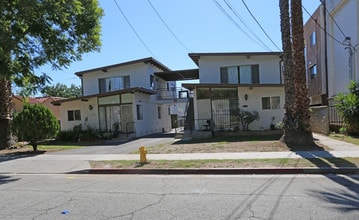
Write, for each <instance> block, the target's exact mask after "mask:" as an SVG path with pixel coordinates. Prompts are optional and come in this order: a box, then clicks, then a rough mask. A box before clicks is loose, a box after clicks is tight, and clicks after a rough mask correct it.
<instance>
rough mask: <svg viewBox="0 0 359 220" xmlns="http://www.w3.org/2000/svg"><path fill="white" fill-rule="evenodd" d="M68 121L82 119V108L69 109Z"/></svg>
mask: <svg viewBox="0 0 359 220" xmlns="http://www.w3.org/2000/svg"><path fill="white" fill-rule="evenodd" d="M67 121H81V110H78V109H77V110H67Z"/></svg>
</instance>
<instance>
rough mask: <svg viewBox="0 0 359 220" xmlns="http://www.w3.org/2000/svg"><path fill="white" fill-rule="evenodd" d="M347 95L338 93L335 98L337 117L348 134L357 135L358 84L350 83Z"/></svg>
mask: <svg viewBox="0 0 359 220" xmlns="http://www.w3.org/2000/svg"><path fill="white" fill-rule="evenodd" d="M348 89H349V93H348V94H343V93H340V94H338V95H337V96H336V97H335V100H336V101H337V103H336V104H335V107H336V109H337V110H338V113H339V115H340V116H341V118H342V119H343V121H344V123H345V124H346V126H347V132H348V133H349V134H359V83H357V82H354V81H351V82H350V83H349V85H348Z"/></svg>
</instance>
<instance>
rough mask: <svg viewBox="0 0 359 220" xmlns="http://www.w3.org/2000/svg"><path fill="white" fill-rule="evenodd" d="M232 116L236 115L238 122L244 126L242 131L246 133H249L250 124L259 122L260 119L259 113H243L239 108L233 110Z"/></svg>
mask: <svg viewBox="0 0 359 220" xmlns="http://www.w3.org/2000/svg"><path fill="white" fill-rule="evenodd" d="M231 114H233V115H235V116H236V117H237V119H238V121H239V122H240V123H241V125H242V129H243V130H244V131H248V126H249V124H250V123H252V122H254V121H258V120H259V119H260V117H259V114H258V112H257V111H252V112H250V111H243V110H241V109H239V108H237V109H234V110H232V112H231Z"/></svg>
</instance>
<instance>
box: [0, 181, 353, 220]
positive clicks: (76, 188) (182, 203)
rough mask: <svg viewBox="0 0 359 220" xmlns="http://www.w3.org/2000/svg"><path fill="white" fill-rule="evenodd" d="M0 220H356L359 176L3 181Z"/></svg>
mask: <svg viewBox="0 0 359 220" xmlns="http://www.w3.org/2000/svg"><path fill="white" fill-rule="evenodd" d="M0 195H1V201H2V202H1V205H0V219H11V220H13V219H77V220H78V219H216V220H217V219H286V220H287V219H301V220H302V219H359V176H334V175H332V176H320V175H310V176H307V175H270V176H265V175H261V176H211V175H204V176H200V175H193V176H165V175H164V176H158V175H148V176H143V175H10V176H0Z"/></svg>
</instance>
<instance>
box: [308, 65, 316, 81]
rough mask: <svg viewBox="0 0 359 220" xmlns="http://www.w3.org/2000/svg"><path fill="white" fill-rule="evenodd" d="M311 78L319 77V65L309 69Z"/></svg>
mask: <svg viewBox="0 0 359 220" xmlns="http://www.w3.org/2000/svg"><path fill="white" fill-rule="evenodd" d="M309 73H310V78H311V79H314V78H315V77H316V76H317V65H313V66H311V67H309Z"/></svg>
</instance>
